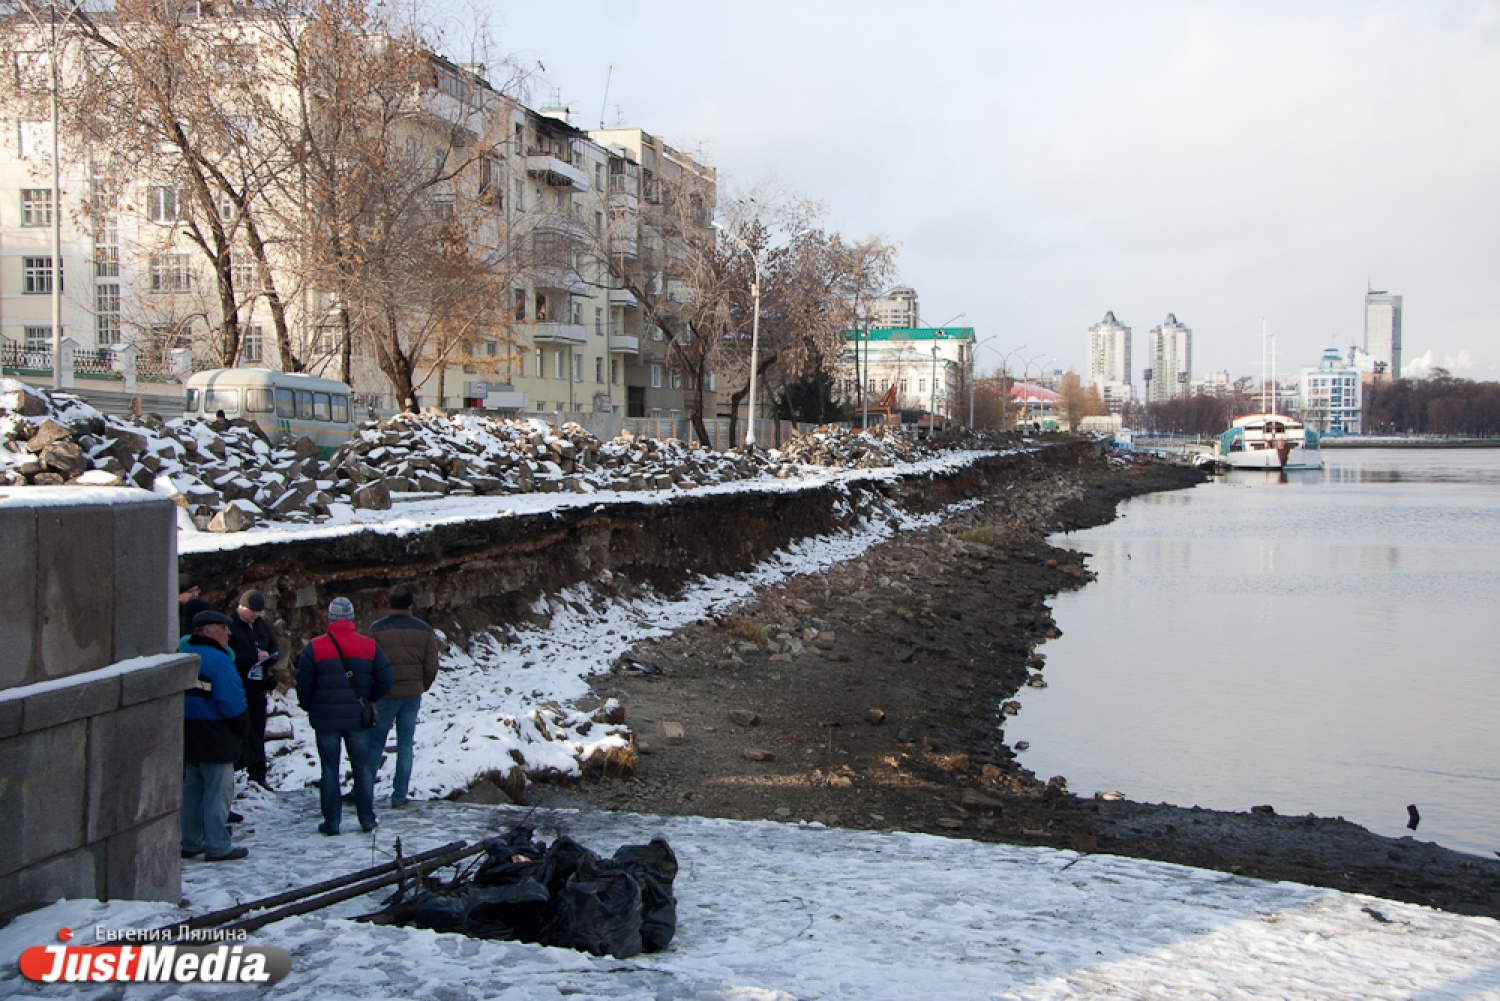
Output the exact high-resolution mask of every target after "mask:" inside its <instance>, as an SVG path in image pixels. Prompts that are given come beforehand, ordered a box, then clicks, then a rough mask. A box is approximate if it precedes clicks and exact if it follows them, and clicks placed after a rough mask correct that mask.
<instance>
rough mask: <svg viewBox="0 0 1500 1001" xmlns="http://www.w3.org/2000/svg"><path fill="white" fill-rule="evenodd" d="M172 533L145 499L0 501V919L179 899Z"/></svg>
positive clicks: (115, 495) (67, 492) (57, 493)
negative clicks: (58, 906) (87, 904)
mask: <svg viewBox="0 0 1500 1001" xmlns="http://www.w3.org/2000/svg"><path fill="white" fill-rule="evenodd" d="M176 528H177V518H176V509H175V507H174V506H173V504H172V503H171V502H170V501H168V500H166V499H165V498H162V497H156V496H153V495H150V494H146V493H143V492H140V491H132V490H122V489H80V488H77V487H64V488H46V487H26V488H16V489H5V488H0V574H3V579H4V580H5V581H6V582H7V585H8V586H7V588H6V596H7V597H6V600H5V601H4V602H0V650H3V651H4V654H3V655H0V830H3V831H4V832H5V836H4V837H0V918H3V917H4V916H5V915H6V914H9V913H14V912H16V911H19V910H23V909H25V908H27V907H31V906H36V905H39V904H45V903H50V902H51V901H53V900H56V899H58V898H59V897H97V898H100V899H112V898H122V897H123V898H137V899H152V900H176V899H178V897H179V895H180V893H181V869H180V865H181V860H180V858H179V855H178V849H179V842H178V830H179V822H178V809H179V807H180V805H181V801H182V693H183V692H184V691H185V690H186V689H187V688H188V687H190V686H191V685H192V684H193V682H194V679H195V678H196V677H197V673H198V658H197V657H196V656H194V655H192V654H182V653H178V652H176V646H177V620H176V600H175V589H176V578H177V567H176V563H177V553H176V550H177V545H176Z"/></svg>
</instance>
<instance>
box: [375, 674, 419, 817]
mask: <svg viewBox="0 0 1500 1001" xmlns="http://www.w3.org/2000/svg"><path fill="white" fill-rule="evenodd" d="M379 707H380V722H379V723H376V724H375V727H374V729H372V730H371V731H370V785H371V787H372V788H373V787H374V785H375V775H376V773H377V772H379V771H380V758H381V755H383V754H384V753H385V741H386V738H387V737H388V736H390V733H391V724H392V723H394V724H396V775H395V778H394V779H393V780H392V782H391V806H393V807H396V806H400V805H401V804H403V803H405V802H406V793H407V791H408V789H409V787H410V786H411V762H412V746H413V744H414V743H415V741H416V736H417V710H419V709H421V708H422V696H420V695H408V696H406V697H405V698H398V699H389V698H387V699H381V700H380V702H379Z"/></svg>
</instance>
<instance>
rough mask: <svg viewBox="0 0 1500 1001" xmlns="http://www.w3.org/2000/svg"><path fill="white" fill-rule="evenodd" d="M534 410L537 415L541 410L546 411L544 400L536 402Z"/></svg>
mask: <svg viewBox="0 0 1500 1001" xmlns="http://www.w3.org/2000/svg"><path fill="white" fill-rule="evenodd" d="M536 409H537V412H538V413H540V412H542V411H543V410H546V409H547V401H546V400H537V401H536Z"/></svg>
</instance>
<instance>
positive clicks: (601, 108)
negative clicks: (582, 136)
mask: <svg viewBox="0 0 1500 1001" xmlns="http://www.w3.org/2000/svg"><path fill="white" fill-rule="evenodd" d="M614 75H615V64H614V63H610V64H609V69H608V70H607V71H605V74H604V100H603V101H602V102H600V104H599V127H600V128H601V129H602V128H604V114H605V112H606V111H608V110H609V81H610V78H611V77H612V76H614Z"/></svg>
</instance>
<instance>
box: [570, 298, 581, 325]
mask: <svg viewBox="0 0 1500 1001" xmlns="http://www.w3.org/2000/svg"><path fill="white" fill-rule="evenodd" d="M568 312H569V313H570V314H571V316H572V320H573V323H574V325H575V326H579V327H581V326H583V303H581V302H575V303H573V308H572V309H570V310H569V311H568Z"/></svg>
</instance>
